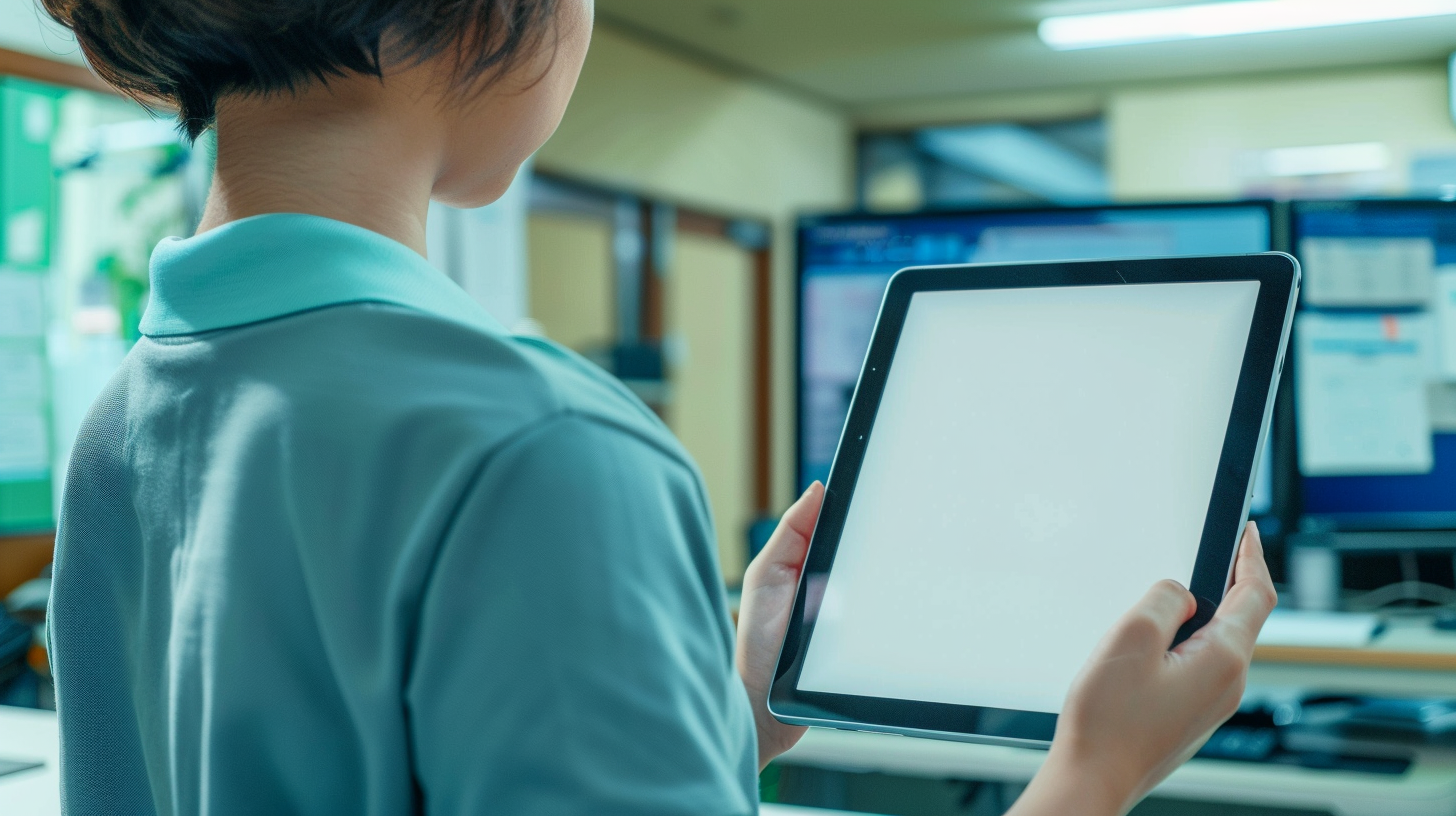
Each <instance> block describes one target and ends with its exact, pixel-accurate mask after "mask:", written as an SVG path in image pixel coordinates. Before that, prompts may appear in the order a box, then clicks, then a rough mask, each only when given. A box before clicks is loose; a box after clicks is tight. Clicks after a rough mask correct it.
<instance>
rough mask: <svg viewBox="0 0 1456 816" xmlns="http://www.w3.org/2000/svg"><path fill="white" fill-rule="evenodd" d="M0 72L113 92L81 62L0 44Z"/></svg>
mask: <svg viewBox="0 0 1456 816" xmlns="http://www.w3.org/2000/svg"><path fill="white" fill-rule="evenodd" d="M0 76H12V77H19V78H21V79H29V80H32V81H35V82H45V83H48V84H50V85H61V86H64V87H67V88H77V89H80V90H84V91H96V92H98V93H104V94H112V95H115V94H116V90H115V89H113V88H112V87H111V86H110V85H107V84H106V83H105V82H102V81H101V79H100V78H99V77H97V76H96V75H95V74H93V73H91V69H90V68H87V67H86V66H84V65H76V64H73V63H69V62H61V61H59V60H53V59H47V58H46V57H38V56H36V55H34V54H27V53H25V52H23V51H12V50H11V49H9V48H0Z"/></svg>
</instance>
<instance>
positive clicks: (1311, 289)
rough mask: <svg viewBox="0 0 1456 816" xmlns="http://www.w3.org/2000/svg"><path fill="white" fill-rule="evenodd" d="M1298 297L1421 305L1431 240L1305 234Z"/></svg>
mask: <svg viewBox="0 0 1456 816" xmlns="http://www.w3.org/2000/svg"><path fill="white" fill-rule="evenodd" d="M1299 252H1300V262H1301V264H1302V265H1303V266H1304V300H1305V302H1306V303H1308V304H1309V305H1311V306H1322V307H1357V308H1358V307H1366V308H1388V307H1399V306H1425V305H1426V304H1427V302H1429V300H1430V298H1431V287H1432V280H1431V279H1432V276H1433V275H1434V271H1435V266H1436V245H1435V244H1434V243H1432V242H1431V239H1429V238H1305V239H1304V240H1302V241H1300V242H1299Z"/></svg>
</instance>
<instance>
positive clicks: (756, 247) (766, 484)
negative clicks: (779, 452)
mask: <svg viewBox="0 0 1456 816" xmlns="http://www.w3.org/2000/svg"><path fill="white" fill-rule="evenodd" d="M744 224H749V225H752V227H753V231H754V232H758V233H760V234H761V235H762V240H756V241H745V240H744V239H743V235H742V233H743V230H742V229H741V227H742V226H743V225H744ZM677 229H678V230H679V231H681V232H685V233H689V234H692V235H703V236H706V237H709V238H718V239H722V240H725V241H729V242H731V243H734V244H736V245H738V246H739V247H740V248H742V249H743V250H744V251H745V252H747V253H749V255H750V257H751V258H752V263H753V271H752V275H753V281H752V297H753V325H752V326H751V327H750V330H751V331H752V333H753V357H752V366H753V386H752V389H751V391H752V393H751V394H750V401H751V402H750V411H751V416H752V418H753V420H752V422H753V426H752V439H753V464H752V473H753V477H752V478H753V485H752V487H753V491H752V496H753V512H754V514H755V516H758V517H762V516H767V515H771V514H772V513H773V511H774V507H773V504H774V502H773V251H772V246H773V241H772V235H773V233H772V227H771V226H770V225H769V223H768V222H767V221H758V220H752V221H745V220H743V219H731V218H724V217H722V216H718V215H710V214H708V213H704V212H702V211H699V210H693V209H686V208H679V209H678V210H677ZM649 277H656V276H655V275H651V276H649ZM661 300H662V298H661V297H660V296H658V297H657V298H656V302H655V304H652V305H654V306H655V307H656V309H657V310H658V311H659V313H660V311H661ZM643 307H644V308H643V313H644V318H645V317H646V313H647V311H648V307H649V304H648V303H644V304H643ZM657 319H658V321H659V325H660V321H661V318H660V317H659V318H657ZM644 328H645V327H644Z"/></svg>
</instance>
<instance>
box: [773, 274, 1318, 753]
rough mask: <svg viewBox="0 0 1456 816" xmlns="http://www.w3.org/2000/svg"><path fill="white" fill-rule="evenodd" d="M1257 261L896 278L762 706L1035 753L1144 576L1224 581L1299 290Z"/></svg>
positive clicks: (1292, 279) (1204, 605) (1202, 619)
mask: <svg viewBox="0 0 1456 816" xmlns="http://www.w3.org/2000/svg"><path fill="white" fill-rule="evenodd" d="M1299 277H1300V273H1299V264H1298V262H1297V261H1295V260H1294V258H1292V257H1290V256H1288V255H1285V254H1282V253H1266V254H1259V255H1239V256H1222V257H1206V258H1156V259H1138V260H1115V261H1114V260H1108V261H1087V262H1068V263H1035V264H1011V265H967V266H940V267H919V268H910V269H905V270H902V271H900V272H899V273H897V274H896V275H895V276H894V278H893V279H891V281H890V284H889V287H888V288H887V290H886V292H885V296H884V300H883V301H882V303H881V306H880V314H879V318H878V321H877V322H876V325H875V330H874V335H873V338H872V339H871V341H870V347H869V351H868V352H867V354H866V357H865V362H864V367H863V369H862V371H861V373H860V378H859V382H858V384H857V386H856V388H855V392H854V396H853V398H852V400H851V404H850V411H849V417H848V420H847V422H846V424H845V428H844V432H843V434H842V436H841V438H840V443H839V448H838V452H837V453H836V455H835V459H834V464H833V466H832V468H831V469H830V476H829V481H828V484H827V490H826V491H825V496H824V504H823V508H822V509H821V510H820V514H819V520H818V524H817V526H816V527H815V530H814V535H813V538H812V540H811V542H810V547H809V552H808V556H807V559H806V561H805V564H804V569H803V572H802V574H801V576H800V580H799V587H798V593H797V597H796V598H795V601H794V608H793V613H792V617H791V619H790V622H789V625H788V628H787V632H786V634H785V639H784V645H783V649H782V651H781V653H780V657H779V663H778V667H777V670H776V675H775V679H774V683H773V686H772V689H771V691H770V694H769V709H770V710H771V711H772V712H773V714H774V715H775V716H776V717H778V718H779V719H780V720H782V721H784V722H789V723H796V724H801V725H824V726H832V727H836V728H846V729H856V730H871V731H885V732H891V733H898V734H905V735H913V736H932V737H941V738H949V739H960V740H968V741H973V742H995V743H1009V744H1033V745H1034V744H1044V743H1046V742H1048V741H1050V740H1051V738H1052V735H1053V733H1054V731H1055V728H1056V719H1057V714H1058V712H1059V711H1060V710H1061V707H1062V703H1063V700H1064V698H1065V697H1066V695H1067V692H1068V690H1069V689H1070V687H1071V683H1072V681H1073V679H1074V677H1075V675H1076V673H1077V672H1078V670H1079V669H1080V668H1081V667H1082V664H1083V663H1084V662H1085V661H1086V659H1087V658H1088V656H1089V655H1090V654H1091V652H1092V650H1093V648H1094V647H1095V646H1096V644H1097V643H1098V641H1099V640H1100V639H1101V638H1102V636H1103V635H1104V634H1105V633H1106V632H1107V631H1108V630H1109V629H1110V628H1111V627H1112V625H1113V623H1114V622H1115V621H1116V620H1117V619H1118V618H1119V617H1120V616H1121V615H1122V614H1123V613H1124V612H1125V611H1127V610H1128V609H1129V608H1131V607H1132V606H1133V604H1134V603H1136V602H1137V600H1138V599H1139V598H1141V597H1142V596H1143V594H1144V593H1145V592H1146V591H1147V590H1148V588H1149V587H1151V586H1152V585H1153V584H1154V583H1155V582H1157V581H1158V580H1160V579H1163V578H1173V579H1175V580H1177V581H1179V582H1181V583H1182V584H1184V585H1185V586H1187V587H1188V588H1189V589H1190V590H1191V591H1192V592H1193V594H1194V596H1195V597H1196V598H1197V600H1198V611H1197V613H1196V614H1195V615H1194V617H1193V619H1192V620H1190V621H1189V622H1188V623H1187V624H1186V625H1185V626H1184V627H1183V629H1182V630H1181V631H1180V632H1179V635H1178V641H1179V642H1181V640H1182V639H1185V638H1187V637H1188V635H1190V634H1191V633H1192V632H1193V631H1195V630H1196V629H1197V628H1198V627H1200V626H1202V625H1203V624H1204V623H1207V622H1208V620H1209V619H1210V618H1211V617H1212V616H1213V612H1214V610H1215V609H1216V608H1217V606H1218V604H1219V602H1220V601H1221V600H1222V598H1223V595H1224V592H1225V591H1226V590H1227V588H1228V586H1229V581H1230V578H1231V574H1232V570H1233V562H1234V556H1235V552H1236V549H1237V546H1238V541H1239V538H1240V536H1241V534H1242V529H1243V526H1244V523H1245V522H1246V520H1247V518H1248V513H1249V502H1250V498H1251V495H1252V492H1253V482H1254V475H1255V470H1256V468H1255V464H1256V462H1258V460H1259V456H1260V453H1261V451H1260V447H1261V445H1262V444H1263V441H1264V440H1265V439H1267V437H1268V434H1267V431H1268V428H1269V424H1270V420H1271V417H1272V414H1273V406H1274V397H1275V393H1276V390H1277V389H1276V385H1277V382H1278V378H1279V374H1280V370H1281V368H1282V366H1283V361H1284V350H1285V348H1286V347H1287V345H1288V342H1289V331H1290V325H1291V322H1292V316H1293V310H1294V305H1295V302H1296V299H1297V292H1298V286H1299Z"/></svg>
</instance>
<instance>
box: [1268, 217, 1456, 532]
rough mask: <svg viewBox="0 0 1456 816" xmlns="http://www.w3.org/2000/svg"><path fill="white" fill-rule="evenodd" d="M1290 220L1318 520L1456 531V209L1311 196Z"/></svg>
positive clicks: (1298, 359)
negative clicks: (1298, 271) (1299, 285)
mask: <svg viewBox="0 0 1456 816" xmlns="http://www.w3.org/2000/svg"><path fill="white" fill-rule="evenodd" d="M1292 226H1293V229H1294V236H1293V237H1294V242H1295V250H1296V253H1297V254H1298V256H1299V258H1300V262H1301V264H1302V265H1303V267H1304V274H1305V283H1304V288H1303V294H1302V296H1301V303H1300V313H1299V315H1298V317H1297V318H1296V322H1295V343H1294V356H1293V357H1292V358H1291V364H1292V366H1293V368H1294V379H1295V384H1296V387H1295V422H1296V428H1297V434H1296V436H1297V444H1298V460H1299V470H1300V476H1301V487H1302V496H1303V508H1304V515H1305V517H1306V519H1307V523H1309V522H1312V523H1313V526H1315V527H1321V526H1332V527H1335V528H1346V529H1421V528H1428V529H1429V528H1450V527H1452V526H1456V205H1453V204H1448V203H1443V202H1434V201H1432V202H1408V201H1386V202H1380V201H1362V202H1311V203H1306V204H1298V205H1296V206H1295V208H1294V212H1293V219H1292ZM1321 522H1324V524H1321Z"/></svg>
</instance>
